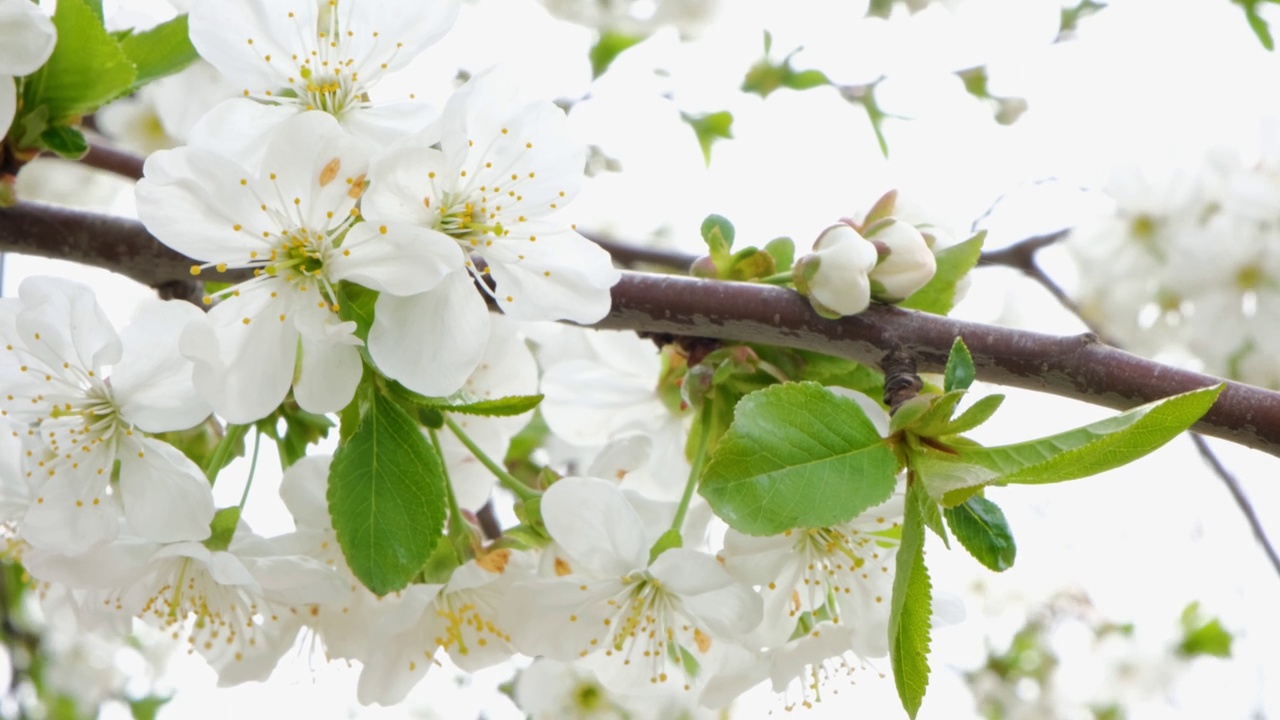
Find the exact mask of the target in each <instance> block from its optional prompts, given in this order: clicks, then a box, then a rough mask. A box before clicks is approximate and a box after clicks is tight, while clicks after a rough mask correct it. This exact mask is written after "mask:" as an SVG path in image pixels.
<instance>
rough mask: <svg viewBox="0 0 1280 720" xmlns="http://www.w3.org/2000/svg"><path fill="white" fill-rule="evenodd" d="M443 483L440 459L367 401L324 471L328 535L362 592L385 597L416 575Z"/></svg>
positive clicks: (380, 405)
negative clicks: (331, 532)
mask: <svg viewBox="0 0 1280 720" xmlns="http://www.w3.org/2000/svg"><path fill="white" fill-rule="evenodd" d="M344 419H345V418H344ZM444 482H445V479H444V468H443V466H442V465H441V461H440V457H439V455H437V454H436V452H435V449H434V448H432V447H431V444H430V443H428V442H427V439H426V438H425V437H424V436H423V434H422V431H421V430H420V429H418V425H417V423H415V422H414V421H413V419H412V418H411V417H409V415H408V414H407V413H406V412H405V411H404V410H402V409H401V408H400V407H399V406H398V405H396V404H395V403H394V402H392V401H391V400H388V399H386V398H384V397H382V396H381V395H376V394H375V395H374V396H373V399H372V402H371V403H370V405H369V408H368V409H367V411H366V412H365V414H364V417H363V418H361V419H360V425H359V426H358V427H357V428H356V431H355V433H353V434H352V435H351V436H350V438H349V439H348V440H347V442H346V443H345V444H344V445H343V446H341V447H339V448H338V451H337V452H336V453H334V456H333V464H332V465H331V466H330V469H329V492H328V500H329V515H330V517H331V518H332V520H333V529H334V531H335V532H336V533H337V536H338V544H339V545H341V546H342V553H343V555H345V556H346V559H347V564H348V565H349V566H350V567H351V571H352V572H353V573H354V574H355V576H356V577H358V578H360V582H362V583H364V585H365V587H368V588H369V589H370V590H372V591H373V592H375V593H377V594H378V595H385V594H387V593H389V592H393V591H395V590H400V589H403V588H404V587H405V586H407V585H408V584H409V582H410V581H411V580H412V579H413V577H414V575H416V574H417V573H418V572H419V571H420V570H421V569H422V567H423V565H424V564H425V563H426V562H427V559H428V558H429V557H430V556H431V552H432V550H434V549H435V547H436V544H437V543H438V542H439V541H440V537H441V534H440V533H441V529H442V528H443V527H444V517H445V507H446V504H447V501H446V494H445V487H444Z"/></svg>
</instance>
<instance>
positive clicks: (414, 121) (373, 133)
mask: <svg viewBox="0 0 1280 720" xmlns="http://www.w3.org/2000/svg"><path fill="white" fill-rule="evenodd" d="M368 4H369V5H372V3H368ZM357 5H358V3H357ZM439 115H440V114H439V113H438V112H437V111H436V109H435V108H434V107H432V106H430V105H427V104H426V103H421V102H412V101H410V102H397V103H387V104H385V105H374V106H372V107H362V108H360V109H359V110H358V111H352V112H348V113H346V114H345V115H343V116H342V127H343V129H345V130H346V131H347V132H349V133H351V135H352V136H354V137H356V138H359V139H360V140H362V141H364V142H365V143H366V144H367V145H368V146H369V147H373V148H378V149H382V148H386V147H388V146H390V145H391V144H392V143H394V142H396V141H397V140H400V139H401V138H404V137H408V136H411V135H413V134H414V133H419V132H422V131H423V130H424V129H426V128H427V126H428V125H430V124H431V123H432V122H435V120H436V118H438V117H439Z"/></svg>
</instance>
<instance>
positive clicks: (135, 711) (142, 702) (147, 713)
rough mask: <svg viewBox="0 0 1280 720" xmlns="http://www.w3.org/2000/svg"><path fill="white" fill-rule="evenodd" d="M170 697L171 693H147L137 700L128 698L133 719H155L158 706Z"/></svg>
mask: <svg viewBox="0 0 1280 720" xmlns="http://www.w3.org/2000/svg"><path fill="white" fill-rule="evenodd" d="M172 699H173V696H172V695H168V696H162V695H148V696H146V697H144V698H138V699H137V700H129V701H128V702H129V712H130V713H131V714H132V715H133V720H156V716H157V715H158V714H159V713H160V708H162V707H164V706H165V705H166V704H167V703H168V702H169V701H170V700H172Z"/></svg>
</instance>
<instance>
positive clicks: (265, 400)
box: [137, 112, 452, 423]
mask: <svg viewBox="0 0 1280 720" xmlns="http://www.w3.org/2000/svg"><path fill="white" fill-rule="evenodd" d="M366 163H367V161H366V158H365V156H364V153H363V150H362V148H361V146H360V145H359V143H358V142H357V141H355V140H354V139H352V138H350V137H349V136H348V135H346V134H345V133H344V132H342V130H341V128H339V127H338V124H337V121H336V120H334V119H333V118H332V117H331V116H329V115H326V114H324V113H316V112H311V113H303V114H302V115H299V116H297V117H295V118H292V119H290V120H289V121H287V122H286V123H284V124H283V125H281V126H280V127H279V128H278V129H277V130H276V132H275V133H274V134H273V135H272V136H271V138H270V140H269V142H268V145H267V149H266V155H265V157H264V158H263V160H262V164H261V166H260V167H257V168H254V169H249V168H245V167H242V166H241V165H240V164H238V163H236V162H234V161H232V160H230V159H228V158H226V157H223V156H221V155H219V154H217V153H213V152H210V151H208V150H204V149H200V148H194V147H184V148H178V149H176V150H169V151H163V152H159V153H156V154H154V155H152V156H151V157H150V158H148V159H147V164H146V166H145V168H144V171H145V174H146V177H144V178H143V179H142V180H141V181H140V182H139V183H138V188H137V195H138V216H139V217H140V218H141V219H142V221H143V223H144V224H145V225H146V226H147V229H148V230H150V231H151V233H152V234H154V235H155V236H156V237H158V238H159V239H160V240H161V242H164V243H165V244H166V245H169V246H170V247H172V248H174V249H175V250H177V251H178V252H181V253H183V254H184V255H187V256H189V257H193V258H196V259H198V260H202V261H204V264H203V265H201V266H197V267H195V268H193V269H192V272H194V273H196V274H199V272H200V271H201V270H202V269H209V268H215V269H217V270H218V271H219V272H223V271H226V270H228V269H235V268H239V269H245V270H252V271H253V275H254V277H253V278H252V279H250V280H247V281H245V282H243V283H240V284H238V285H236V286H234V287H233V288H231V289H230V290H227V291H224V292H223V293H222V294H223V295H226V298H225V299H224V300H223V301H222V302H220V303H218V305H217V306H215V307H214V308H213V309H212V310H211V311H210V312H209V313H208V315H207V317H206V318H205V319H204V321H203V322H202V323H201V324H200V325H198V326H196V327H194V328H190V329H188V331H187V332H186V333H185V334H184V335H183V339H182V350H183V352H184V353H186V354H187V355H188V356H189V357H191V358H192V359H193V360H194V361H195V363H196V369H195V382H196V387H197V388H198V389H199V390H200V392H201V393H202V394H203V395H204V396H205V397H206V398H208V399H210V401H211V402H212V403H213V406H214V409H215V410H216V411H217V412H218V414H219V415H221V416H223V417H224V418H226V419H227V420H228V421H230V422H234V423H243V422H249V421H252V420H257V419H259V418H261V417H263V416H265V415H267V414H268V413H270V412H271V411H273V410H274V409H275V408H276V406H278V405H279V404H280V402H281V401H282V400H284V397H285V395H286V393H288V391H289V388H290V387H292V388H293V391H294V397H295V398H296V399H297V401H298V404H299V405H300V406H301V407H302V408H303V409H306V410H309V411H311V412H318V413H324V412H332V411H336V410H339V409H341V408H342V407H344V406H345V405H346V404H347V403H348V402H349V401H350V400H351V397H352V394H353V393H354V392H355V388H356V385H357V384H358V383H359V381H360V375H361V359H360V355H359V352H358V350H357V346H358V345H359V344H360V340H359V339H358V338H356V336H355V335H354V334H353V331H354V329H355V323H354V322H350V321H345V322H344V321H343V320H342V319H341V317H340V316H339V310H340V302H339V297H338V291H337V288H336V286H337V284H338V282H339V281H341V280H350V281H353V282H357V283H359V284H361V285H364V286H367V287H370V288H373V289H375V290H379V291H381V292H382V293H383V294H384V297H390V296H392V295H394V294H410V293H417V292H421V291H423V290H426V289H428V288H431V287H433V286H434V285H435V284H436V283H438V282H440V280H441V279H442V278H443V277H445V276H446V275H447V274H449V273H450V272H451V270H452V269H451V268H450V267H448V266H447V265H446V264H444V262H443V261H442V260H441V257H442V255H443V253H444V251H448V250H452V247H451V245H452V244H451V243H450V242H449V241H447V240H446V239H440V238H434V237H429V238H425V239H424V238H417V237H414V238H407V237H404V236H401V235H396V236H389V235H387V234H385V232H384V230H385V229H384V228H379V227H377V226H373V225H370V224H368V223H362V224H357V219H358V216H359V213H358V211H357V210H356V209H355V205H356V201H357V200H358V199H359V198H360V196H361V194H362V193H363V191H364V188H365V175H366V172H365V171H366V167H367V165H366ZM442 245H443V247H442ZM400 331H401V332H403V331H404V328H401V329H400ZM380 350H381V352H382V359H385V358H387V357H389V356H392V357H394V355H395V354H396V353H397V352H403V353H411V352H412V350H413V348H408V347H395V346H393V347H384V348H380ZM375 360H378V361H379V362H381V360H380V359H379V358H378V357H376V356H375Z"/></svg>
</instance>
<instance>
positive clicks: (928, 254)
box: [867, 218, 938, 302]
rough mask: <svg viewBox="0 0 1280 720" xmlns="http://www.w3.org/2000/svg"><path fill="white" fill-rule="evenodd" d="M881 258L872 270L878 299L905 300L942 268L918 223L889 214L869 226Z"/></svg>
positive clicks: (873, 291)
mask: <svg viewBox="0 0 1280 720" xmlns="http://www.w3.org/2000/svg"><path fill="white" fill-rule="evenodd" d="M867 239H868V240H870V242H871V243H872V244H873V245H875V248H876V251H877V252H878V253H879V256H880V259H879V261H878V262H877V263H876V266H875V269H873V270H872V271H871V272H870V277H871V291H872V294H873V295H875V298H876V299H877V300H882V301H884V302H901V301H903V300H906V299H907V298H908V297H910V296H911V294H912V293H914V292H915V291H917V290H919V289H920V288H922V287H924V286H925V285H926V284H927V283H928V282H929V281H930V280H932V279H933V274H934V272H935V271H937V269H938V264H937V261H936V260H935V259H934V257H933V251H932V250H930V249H929V244H928V243H927V242H926V241H925V239H924V236H923V235H921V234H920V231H919V230H917V229H916V228H915V227H914V226H912V225H910V224H908V223H905V222H903V221H901V220H898V219H896V218H886V219H884V220H882V221H881V222H878V223H876V224H875V225H873V226H872V227H870V228H868V230H867Z"/></svg>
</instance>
